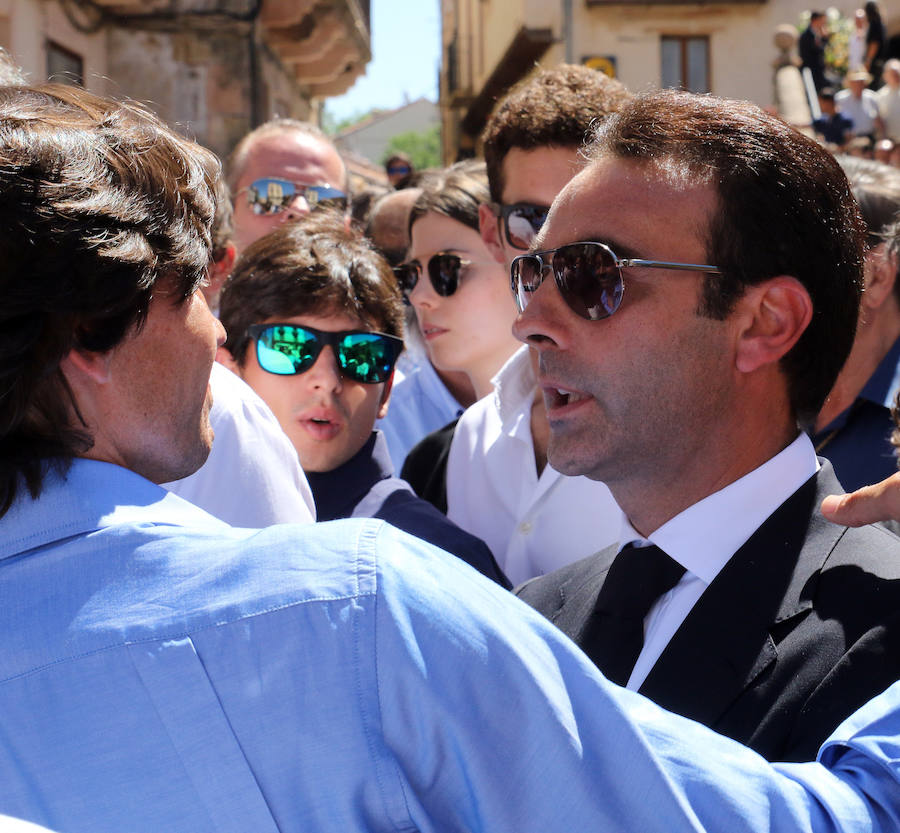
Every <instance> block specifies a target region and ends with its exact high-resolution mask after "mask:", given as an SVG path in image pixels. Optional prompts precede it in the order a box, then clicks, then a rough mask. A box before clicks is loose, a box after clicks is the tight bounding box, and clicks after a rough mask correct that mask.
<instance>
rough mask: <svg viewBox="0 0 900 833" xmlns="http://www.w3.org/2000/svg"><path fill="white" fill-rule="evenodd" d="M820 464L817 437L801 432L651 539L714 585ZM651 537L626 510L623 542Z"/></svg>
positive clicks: (674, 519) (679, 515) (685, 511)
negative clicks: (813, 439) (638, 529)
mask: <svg viewBox="0 0 900 833" xmlns="http://www.w3.org/2000/svg"><path fill="white" fill-rule="evenodd" d="M818 469H819V463H818V460H817V459H816V452H815V449H814V448H813V445H812V442H811V441H810V439H809V437H808V436H807V435H806V434H804V433H801V434H800V436H798V437H797V439H795V440H794V441H793V442H792V443H791V444H790V445H789V446H788V447H787V448H785V449H784V450H783V451H781V452H779V453H778V454H776V455H775V456H774V457H772V458H771V459H770V460H767V461H766V462H765V463H763V464H762V465H761V466H759V467H758V468H756V469H754V470H753V471H751V472H749V473H748V474H745V475H744V476H743V477H741V478H739V479H738V480H735V481H734V483H730V484H729V485H727V486H726V487H725V488H724V489H720V490H719V491H718V492H714V493H713V494H711V495H708V496H707V497H705V498H703V500H700V501H698V502H697V503H695V504H694V505H693V506H689V507H688V508H687V509H685V510H684V511H683V512H681V513H679V514H678V515H676V516H675V517H674V518H672V519H670V520H669V521H667V522H666V523H664V524H663V525H662V526H661V527H660V528H659V529H657V530H656V531H655V532H654V533H652V534H651V535H650V537H649V542H650V543H653V544H656V545H657V546H658V547H659V548H660V549H662V550H663V551H664V552H666V553H667V554H668V555H670V556H671V557H672V558H674V559H675V560H676V561H677V562H678V563H679V564H681V565H682V566H683V567H684V568H685V569H686V570H687V571H688V572H690V573H693V574H694V575H695V576H697V577H698V578H700V579H701V580H703V581H704V582H706V583H707V584H709V583H710V582H712V580H713V579H714V578H715V577H716V575H717V574H718V573H719V571H720V570H721V569H722V567H724V566H725V564H726V563H727V562H728V560H729V559H730V558H731V556H733V555H734V554H735V553H736V552H737V551H738V550H739V549H740V548H741V546H743V544H744V543H746V541H747V540H748V539H749V538H750V536H751V535H752V534H753V533H754V532H756V530H757V529H758V528H759V527H760V526H762V524H763V522H764V521H765V520H766V518H768V517H769V515H771V514H772V512H774V511H775V509H777V508H778V507H779V506H780V505H781V504H782V503H784V501H785V500H787V499H788V498H789V497H790V496H791V495H792V494H793V493H794V492H795V491H797V489H799V488H800V486H802V485H803V484H804V483H805V482H806V481H807V480H809V478H810V477H812V476H813V475H814V474H815V473H816V472H817V471H818ZM647 540H648V539H644V538H642V537H641V535H640V534H638V533H637V532H636V531H635V529H634V527H633V526H632V525H631V524H630V523H629V522H628V520H627V519H624V515H623V522H622V535H621V537H620V538H619V541H620V546H624V545H625V544H628V543H631V542H635V541H637V542H638V543H645V542H646V541H647Z"/></svg>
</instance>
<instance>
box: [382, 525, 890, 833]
mask: <svg viewBox="0 0 900 833" xmlns="http://www.w3.org/2000/svg"><path fill="white" fill-rule="evenodd" d="M394 534H395V533H394V532H393V531H392V530H390V528H389V527H385V528H384V529H383V530H382V532H381V537H382V543H383V547H382V549H381V551H382V552H385V551H390V552H393V553H401V554H402V553H403V552H408V548H406V547H398V546H396V544H392V543H391V541H390V536H391V535H394ZM401 557H402V560H403V563H402V564H396V565H395V564H394V563H393V561H392V560H390V559H389V560H388V561H387V562H386V563H382V564H381V566H380V567H379V572H378V582H379V587H380V590H379V604H378V611H377V614H376V626H375V627H376V649H375V651H376V662H377V676H378V697H379V709H380V713H379V715H380V716H379V719H380V722H381V726H380V732H381V734H382V736H383V738H384V742H385V743H386V744H387V746H388V747H389V748H390V749H391V752H392V754H393V756H394V759H395V761H396V764H397V767H398V772H399V773H400V776H399V777H400V780H401V782H402V783H403V790H404V802H403V804H404V813H405V814H407V815H406V817H405V818H404V819H403V822H404V823H405V824H406V825H407V826H415V827H416V828H417V829H419V830H422V831H431V830H442V831H447V830H454V831H455V830H460V831H462V830H494V831H496V830H508V831H526V830H527V831H551V830H554V831H572V830H609V831H620V830H621V831H640V833H687V831H691V832H692V833H696V831H721V832H722V833H744V832H745V833H751V832H752V833H760V831H771V832H772V833H797V832H798V831H815V833H832V831H833V832H834V833H837V832H838V831H842V832H844V833H850V831H853V833H860V831H869V833H874V831H884V833H887V831H889V830H890V831H896V830H897V829H900V815H898V807H900V790H898V783H897V778H896V772H897V764H896V757H895V750H896V743H895V742H894V741H893V740H891V739H892V738H894V737H895V736H896V732H894V734H891V729H892V727H893V728H894V729H898V730H900V718H898V716H897V709H896V708H895V706H896V705H897V704H896V703H895V702H893V701H891V702H890V703H887V704H884V706H883V711H884V714H882V716H881V720H882V723H881V724H878V729H877V731H878V735H879V737H880V738H881V740H878V739H875V738H873V737H872V736H871V735H869V734H868V731H867V728H866V727H867V724H864V725H862V726H860V727H859V728H858V730H857V733H856V735H854V738H855V740H853V741H852V743H850V744H849V745H848V742H846V741H845V742H844V743H843V745H840V744H838V746H836V747H835V749H836V750H838V749H839V750H841V751H840V752H838V751H830V749H829V751H827V752H826V755H825V758H824V759H823V763H822V764H819V763H809V764H801V765H796V764H791V765H780V766H779V765H775V766H773V765H771V764H769V763H767V762H766V761H765V760H764V759H763V758H762V757H760V756H759V755H757V754H756V753H754V752H753V751H751V750H749V749H747V748H746V747H743V746H741V745H739V744H737V743H735V742H734V741H731V740H730V739H727V738H724V737H722V736H719V735H717V734H715V733H714V732H712V731H711V730H709V729H707V728H706V727H704V726H701V725H700V724H697V723H694V722H692V721H690V720H687V719H685V718H680V717H678V716H675V715H672V714H670V713H668V712H666V711H664V710H663V709H660V708H659V707H657V706H655V705H654V704H653V703H651V702H649V701H648V700H646V699H645V698H643V697H641V696H640V695H638V694H635V693H633V692H629V691H626V690H624V689H620V688H618V687H616V686H614V685H612V684H611V683H608V682H607V681H606V680H604V679H603V678H602V676H601V675H600V674H599V672H598V671H597V670H596V669H595V668H594V667H593V665H592V664H590V663H589V661H588V660H587V659H586V658H585V657H584V656H583V655H582V654H581V653H580V652H579V651H578V650H577V649H576V648H575V647H574V645H573V644H572V643H571V642H569V641H568V639H567V638H566V637H564V636H563V635H562V634H561V633H559V632H557V631H556V629H555V628H553V627H552V626H551V625H549V624H548V623H546V622H545V621H544V620H543V619H542V618H541V617H539V616H538V615H537V614H535V613H534V612H533V611H531V610H530V609H528V608H527V607H526V606H525V605H523V604H522V603H521V602H519V601H518V600H517V599H515V598H512V597H510V596H509V595H508V594H506V593H503V592H502V591H500V590H499V588H497V587H496V586H494V585H492V584H490V583H489V582H486V581H484V580H482V579H481V578H480V577H478V576H477V575H476V574H474V573H471V572H469V571H464V568H461V567H460V568H459V569H458V570H457V572H458V575H456V576H454V577H453V580H452V581H449V580H448V575H447V573H446V571H445V570H444V568H439V567H438V566H437V565H436V564H434V563H433V562H432V557H433V553H432V552H431V551H430V550H429V549H425V548H423V550H422V551H421V552H420V553H418V554H417V556H416V557H415V561H411V560H410V559H409V557H408V555H405V556H401ZM444 561H446V559H444ZM446 567H447V568H448V569H451V570H452V569H453V568H454V565H452V564H449V563H448V564H446ZM473 609H477V610H478V611H479V612H480V615H479V616H477V617H474V616H473V615H472V613H471V611H472V610H473ZM892 691H893V689H892ZM861 739H868V741H871V746H869V747H868V748H866V747H865V744H864V742H863V740H861ZM884 739H888V740H890V743H884V742H883V741H884ZM836 743H837V741H836ZM395 823H397V824H398V827H400V828H402V827H403V823H401V822H400V821H399V820H395Z"/></svg>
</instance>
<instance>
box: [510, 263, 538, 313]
mask: <svg viewBox="0 0 900 833" xmlns="http://www.w3.org/2000/svg"><path fill="white" fill-rule="evenodd" d="M509 274H510V278H511V282H512V291H513V297H514V298H515V301H516V307H517V308H518V310H519V312H522V310H523V309H525V307H526V306H527V305H528V302H529V301H530V300H531V295H532V293H533V292H536V291H537V288H538V287H539V286H540V285H541V278H542V269H541V260H540V258H539V257H537V255H521V256H519V257H517V258H515V259H514V260H513V262H512V265H511V266H510V270H509Z"/></svg>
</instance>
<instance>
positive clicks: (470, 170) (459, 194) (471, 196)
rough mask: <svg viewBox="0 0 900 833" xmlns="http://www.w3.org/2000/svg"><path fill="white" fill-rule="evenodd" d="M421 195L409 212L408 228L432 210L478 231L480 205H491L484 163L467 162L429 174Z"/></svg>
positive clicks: (469, 160) (470, 160) (423, 184)
mask: <svg viewBox="0 0 900 833" xmlns="http://www.w3.org/2000/svg"><path fill="white" fill-rule="evenodd" d="M421 187H422V193H421V194H419V197H418V199H417V200H416V202H415V204H414V205H413V207H412V211H410V212H409V228H410V229H412V227H413V223H415V221H416V220H418V219H419V218H420V217H424V216H425V215H426V214H428V212H429V211H433V212H435V213H436V214H443V215H444V216H445V217H449V218H450V219H451V220H456V221H457V222H459V223H463V224H464V225H467V226H468V227H469V228H472V229H475V231H478V206H480V205H481V204H482V203H485V202H488V200H489V194H488V184H487V171H486V170H485V165H484V162H479V161H477V160H473V159H466V160H464V161H462V162H457V163H456V164H455V165H451V166H450V167H449V168H445V169H444V170H442V171H432V172H429V175H428V177H427V178H426V179H425V180H424V181H423V183H422V186H421Z"/></svg>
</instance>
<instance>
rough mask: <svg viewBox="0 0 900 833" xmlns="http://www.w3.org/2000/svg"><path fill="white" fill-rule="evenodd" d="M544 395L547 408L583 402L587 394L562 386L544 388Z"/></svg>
mask: <svg viewBox="0 0 900 833" xmlns="http://www.w3.org/2000/svg"><path fill="white" fill-rule="evenodd" d="M544 396H545V397H546V399H547V401H546V404H547V406H548V407H549V408H564V407H565V406H566V405H574V404H575V403H576V402H583V401H584V400H585V399H588V396H587V395H586V394H583V393H577V392H573V391H570V390H565V389H564V388H544Z"/></svg>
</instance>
